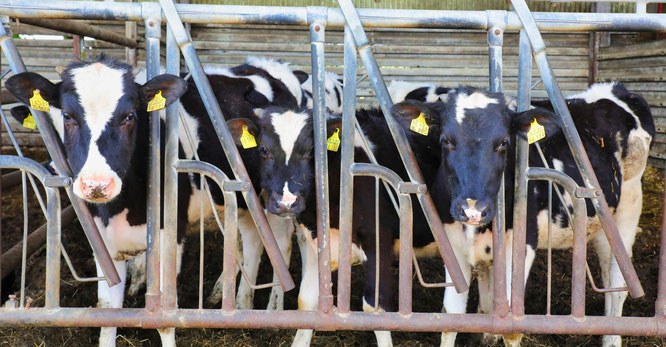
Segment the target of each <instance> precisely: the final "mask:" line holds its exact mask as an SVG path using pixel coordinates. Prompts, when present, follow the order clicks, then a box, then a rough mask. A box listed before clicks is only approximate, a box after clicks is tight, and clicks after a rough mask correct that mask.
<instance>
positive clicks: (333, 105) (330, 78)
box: [301, 71, 343, 114]
mask: <svg viewBox="0 0 666 347" xmlns="http://www.w3.org/2000/svg"><path fill="white" fill-rule="evenodd" d="M324 79H325V83H324V88H325V90H326V98H325V100H324V101H325V105H326V108H328V109H329V110H330V111H331V113H333V114H340V113H342V92H343V90H342V83H340V81H339V79H340V76H339V75H338V74H336V73H335V72H332V71H326V74H325V75H324ZM301 88H302V89H303V90H304V91H307V92H309V93H310V94H313V95H314V93H313V92H312V91H313V89H314V86H313V85H312V74H309V75H308V79H307V80H305V82H303V83H302V84H301ZM335 90H337V91H338V93H339V95H340V101H339V102H338V97H337V95H336V93H335ZM306 97H307V104H306V107H307V108H308V109H312V108H313V105H314V104H313V100H312V98H311V97H309V96H306Z"/></svg>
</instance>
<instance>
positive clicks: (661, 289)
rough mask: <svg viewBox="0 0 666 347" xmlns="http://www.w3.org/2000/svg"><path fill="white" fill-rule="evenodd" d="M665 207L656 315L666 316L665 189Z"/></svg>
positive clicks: (665, 193)
mask: <svg viewBox="0 0 666 347" xmlns="http://www.w3.org/2000/svg"><path fill="white" fill-rule="evenodd" d="M664 182H665V183H666V171H664ZM663 200H664V201H663V204H664V207H663V209H662V218H661V250H660V251H659V285H658V290H657V301H656V303H655V315H656V316H657V317H662V318H666V190H664V199H663Z"/></svg>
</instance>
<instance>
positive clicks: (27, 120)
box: [23, 113, 37, 129]
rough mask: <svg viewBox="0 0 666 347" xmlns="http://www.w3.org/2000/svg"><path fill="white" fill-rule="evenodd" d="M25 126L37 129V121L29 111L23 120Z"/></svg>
mask: <svg viewBox="0 0 666 347" xmlns="http://www.w3.org/2000/svg"><path fill="white" fill-rule="evenodd" d="M23 127H24V128H28V129H37V123H35V118H34V117H33V116H32V114H30V113H28V116H27V117H25V119H24V120H23Z"/></svg>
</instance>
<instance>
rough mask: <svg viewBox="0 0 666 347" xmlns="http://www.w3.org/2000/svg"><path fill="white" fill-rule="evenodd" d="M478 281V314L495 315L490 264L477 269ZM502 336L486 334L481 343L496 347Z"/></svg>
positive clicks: (478, 266) (483, 264)
mask: <svg viewBox="0 0 666 347" xmlns="http://www.w3.org/2000/svg"><path fill="white" fill-rule="evenodd" d="M475 270H476V273H477V275H476V280H477V282H478V287H479V307H478V312H479V313H483V314H492V313H493V268H492V264H490V263H487V262H486V263H481V264H478V265H477V266H476V267H475ZM499 338H500V335H495V334H489V333H484V334H483V338H482V340H481V343H482V344H483V345H485V346H490V345H494V344H495V343H497V342H498V341H499Z"/></svg>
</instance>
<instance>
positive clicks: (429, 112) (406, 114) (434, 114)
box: [391, 100, 444, 135]
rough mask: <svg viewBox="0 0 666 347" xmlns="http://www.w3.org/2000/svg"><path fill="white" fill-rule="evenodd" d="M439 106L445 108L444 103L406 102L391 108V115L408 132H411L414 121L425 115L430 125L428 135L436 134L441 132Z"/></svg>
mask: <svg viewBox="0 0 666 347" xmlns="http://www.w3.org/2000/svg"><path fill="white" fill-rule="evenodd" d="M438 104H441V106H443V105H444V104H443V103H424V102H421V101H417V100H405V101H403V102H399V103H397V104H395V105H393V107H392V108H391V114H392V115H393V118H395V119H396V120H397V121H398V123H400V126H401V127H402V128H403V129H404V130H405V132H407V131H411V130H410V126H411V124H412V120H414V119H416V118H418V117H419V116H421V115H423V118H424V119H425V122H426V124H427V125H428V135H430V134H436V133H438V131H439V109H438V106H440V105H438Z"/></svg>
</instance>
